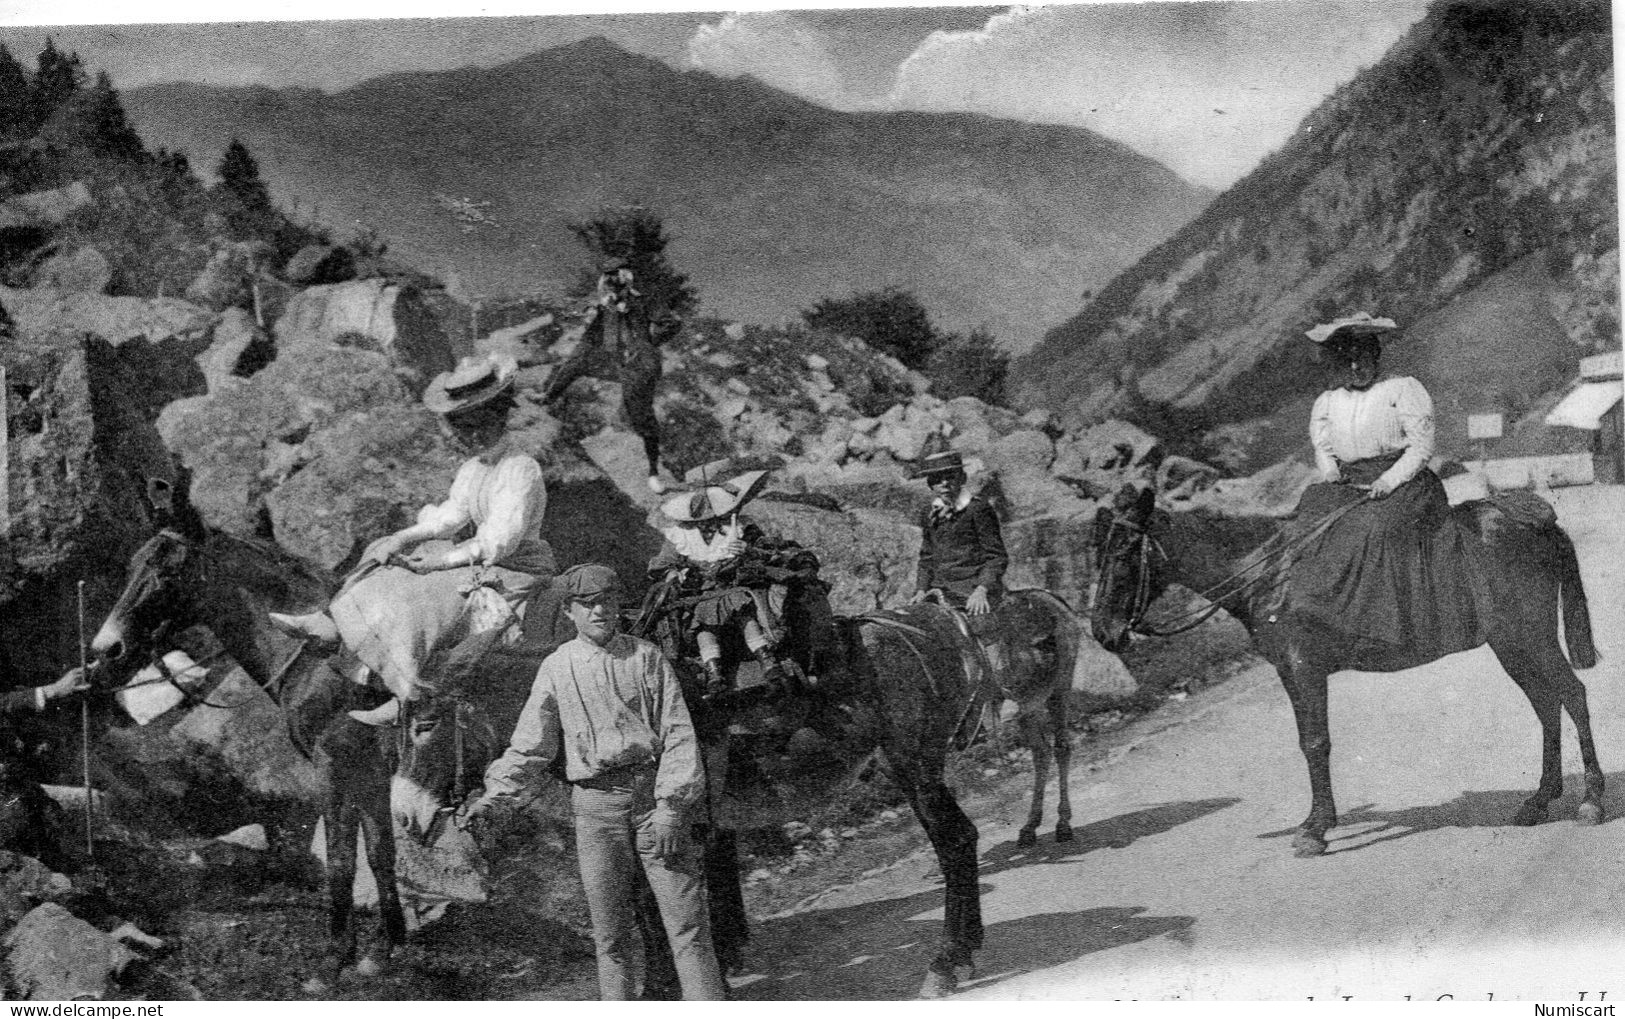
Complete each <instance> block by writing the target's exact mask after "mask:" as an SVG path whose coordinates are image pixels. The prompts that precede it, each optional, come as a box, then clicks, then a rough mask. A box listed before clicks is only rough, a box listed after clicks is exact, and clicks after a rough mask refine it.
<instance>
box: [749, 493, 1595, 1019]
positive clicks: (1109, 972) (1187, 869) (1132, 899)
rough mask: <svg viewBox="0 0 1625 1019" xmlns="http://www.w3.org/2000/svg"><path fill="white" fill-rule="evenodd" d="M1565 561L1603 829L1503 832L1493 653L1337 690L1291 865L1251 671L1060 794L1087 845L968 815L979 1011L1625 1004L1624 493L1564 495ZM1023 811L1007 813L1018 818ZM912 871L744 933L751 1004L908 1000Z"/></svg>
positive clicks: (1270, 730)
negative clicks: (974, 833) (1587, 643)
mask: <svg viewBox="0 0 1625 1019" xmlns="http://www.w3.org/2000/svg"><path fill="white" fill-rule="evenodd" d="M1553 501H1554V502H1555V503H1556V504H1557V506H1558V508H1559V513H1560V514H1561V517H1562V520H1563V523H1564V525H1565V526H1566V527H1567V528H1568V529H1569V531H1570V533H1571V534H1572V535H1573V537H1574V539H1575V542H1576V544H1577V546H1578V548H1579V552H1580V559H1581V564H1582V569H1583V571H1584V576H1585V581H1586V584H1587V590H1588V592H1589V594H1590V597H1591V609H1592V619H1593V621H1594V623H1595V625H1596V629H1597V634H1598V644H1599V647H1600V650H1601V653H1602V658H1603V660H1602V662H1601V664H1599V665H1598V666H1597V667H1596V668H1594V669H1591V670H1589V671H1587V672H1583V673H1581V674H1580V676H1581V678H1582V679H1583V680H1584V681H1585V682H1586V684H1587V686H1588V687H1589V688H1590V691H1591V706H1592V713H1593V719H1594V726H1595V729H1596V733H1597V737H1598V741H1599V753H1600V754H1601V756H1602V763H1603V767H1604V770H1605V772H1607V773H1608V781H1609V794H1608V797H1607V800H1606V806H1607V810H1608V820H1607V821H1606V822H1605V823H1604V824H1602V825H1601V826H1599V827H1595V828H1581V827H1578V826H1576V825H1575V824H1574V823H1573V820H1572V818H1573V810H1574V805H1575V802H1576V791H1577V789H1578V787H1579V779H1578V772H1579V760H1578V753H1577V751H1576V749H1575V747H1574V745H1573V736H1572V729H1569V728H1568V727H1567V726H1566V727H1565V740H1566V744H1565V747H1564V767H1565V772H1566V774H1567V775H1568V776H1569V778H1568V793H1567V795H1566V796H1565V797H1564V799H1563V800H1561V801H1559V802H1558V803H1557V804H1555V805H1554V811H1553V817H1554V820H1553V821H1551V822H1548V823H1546V824H1543V825H1540V826H1538V827H1535V828H1514V827H1511V826H1509V825H1508V823H1507V820H1508V818H1509V817H1510V816H1511V814H1512V812H1513V810H1514V809H1515V808H1516V807H1517V805H1518V804H1519V802H1521V800H1522V799H1523V797H1525V796H1526V795H1527V794H1528V793H1529V792H1530V791H1531V790H1532V789H1533V788H1534V786H1535V783H1536V781H1537V778H1538V773H1539V764H1540V760H1539V750H1540V747H1539V726H1538V725H1537V723H1536V721H1535V718H1534V714H1533V712H1531V711H1530V709H1529V707H1528V705H1527V702H1526V701H1525V700H1524V699H1523V697H1522V695H1521V694H1519V693H1518V691H1517V689H1516V687H1514V686H1513V684H1512V682H1511V680H1510V679H1508V678H1507V677H1506V675H1505V673H1504V672H1502V671H1501V669H1500V667H1499V665H1498V664H1497V663H1496V661H1495V659H1494V656H1493V655H1491V654H1490V653H1489V652H1488V651H1487V650H1483V649H1481V650H1479V651H1475V652H1470V653H1468V654H1463V655H1456V656H1453V657H1451V658H1449V659H1446V660H1445V661H1444V662H1441V663H1438V664H1436V665H1434V666H1430V667H1427V668H1423V669H1416V670H1412V671H1409V672H1404V673H1396V674H1389V675H1376V674H1365V673H1343V674H1341V675H1339V676H1336V677H1334V678H1333V681H1332V705H1331V714H1332V736H1333V741H1334V743H1333V753H1332V765H1333V776H1334V781H1335V783H1336V790H1337V794H1338V805H1339V807H1340V808H1341V813H1342V821H1343V823H1342V826H1341V827H1339V828H1337V829H1336V830H1334V831H1333V833H1332V837H1331V839H1332V840H1331V851H1330V852H1329V854H1328V855H1326V856H1325V857H1322V858H1320V859H1311V860H1300V859H1295V858H1293V856H1292V854H1291V850H1290V847H1289V845H1288V843H1289V840H1290V829H1291V828H1292V826H1293V825H1294V824H1296V823H1297V822H1298V821H1299V820H1301V819H1302V817H1303V815H1304V813H1305V812H1306V810H1307V808H1308V788H1307V779H1306V777H1305V772H1304V766H1303V760H1302V757H1301V755H1300V754H1299V751H1298V747H1297V741H1296V734H1295V731H1294V728H1293V723H1292V716H1291V712H1290V709H1289V708H1288V705H1287V702H1286V698H1285V696H1284V695H1283V694H1282V692H1281V690H1280V687H1279V684H1278V682H1277V680H1276V679H1275V675H1274V673H1273V671H1271V670H1269V669H1267V668H1264V669H1257V670H1254V671H1252V672H1251V673H1249V674H1248V675H1246V676H1243V677H1240V678H1238V679H1235V680H1232V681H1231V682H1229V683H1227V684H1225V685H1224V686H1222V687H1220V688H1218V689H1217V690H1215V691H1212V692H1210V693H1208V694H1204V695H1203V697H1204V698H1206V699H1207V700H1206V702H1205V703H1202V704H1200V705H1197V706H1196V707H1195V708H1194V710H1191V711H1190V712H1189V714H1190V717H1189V719H1188V721H1186V722H1185V723H1184V724H1183V725H1180V726H1178V727H1176V728H1173V729H1168V730H1165V731H1163V732H1161V733H1159V734H1157V735H1154V736H1151V737H1148V738H1146V739H1145V740H1143V741H1141V742H1140V743H1139V744H1137V745H1136V746H1135V747H1134V749H1133V750H1132V752H1129V753H1126V754H1124V755H1122V756H1121V757H1120V759H1118V760H1117V761H1115V762H1114V763H1112V764H1110V765H1108V766H1106V767H1104V768H1102V769H1099V770H1097V771H1095V772H1093V773H1087V774H1086V773H1081V772H1080V773H1078V774H1076V775H1075V776H1074V785H1073V795H1074V803H1075V810H1076V817H1075V819H1074V826H1075V827H1076V828H1077V834H1078V840H1077V841H1076V842H1073V843H1069V844H1064V845H1056V844H1054V843H1053V842H1052V841H1051V838H1050V836H1049V835H1048V834H1047V833H1046V834H1045V836H1044V839H1043V841H1042V842H1041V843H1040V845H1039V847H1038V848H1037V849H1036V850H1032V851H1025V852H1023V851H1018V850H1017V849H1016V848H1015V842H1014V839H1015V828H1014V826H1013V825H1008V824H1002V823H1000V822H999V821H998V820H995V819H979V824H980V826H981V831H982V888H983V894H984V898H983V908H984V912H985V919H986V922H987V940H986V948H985V950H984V951H983V952H982V953H981V954H980V958H979V962H980V967H981V971H980V973H979V975H978V977H977V979H976V980H975V981H973V982H972V983H971V984H970V985H969V986H968V987H967V989H966V990H965V992H964V993H965V995H966V996H970V997H987V998H1141V999H1149V998H1155V999H1168V998H1185V999H1237V998H1277V999H1281V998H1285V999H1291V998H1304V997H1308V996H1314V997H1316V998H1327V997H1336V996H1345V995H1352V996H1354V997H1355V998H1357V999H1368V998H1388V999H1394V998H1403V997H1405V996H1407V995H1409V996H1412V997H1415V998H1428V999H1431V998H1435V997H1438V996H1440V995H1445V994H1450V995H1454V996H1455V997H1456V998H1457V999H1458V1000H1459V999H1464V998H1466V999H1474V998H1476V999H1480V1000H1482V999H1483V998H1485V997H1487V996H1488V995H1491V994H1493V995H1494V996H1495V997H1496V998H1497V999H1504V998H1547V999H1554V998H1559V999H1570V1000H1572V999H1575V998H1577V997H1578V996H1579V993H1580V992H1582V991H1585V992H1587V994H1586V1000H1588V1001H1595V1000H1596V999H1597V994H1598V992H1608V998H1609V999H1610V1000H1611V999H1612V998H1614V997H1625V964H1621V963H1620V961H1619V959H1620V952H1619V949H1620V942H1621V940H1622V939H1625V873H1622V872H1621V869H1620V866H1619V863H1620V861H1621V859H1622V858H1625V821H1621V820H1619V818H1620V817H1621V815H1625V721H1622V720H1621V719H1622V718H1625V713H1622V711H1621V708H1622V707H1625V682H1622V680H1625V639H1622V637H1621V626H1620V623H1621V622H1622V621H1625V597H1622V591H1621V583H1620V582H1621V574H1622V573H1625V555H1622V553H1625V489H1621V488H1617V487H1615V488H1603V487H1593V488H1585V489H1568V490H1561V491H1559V492H1557V493H1555V495H1554V497H1553ZM1012 807H1013V809H1012V811H1011V813H1012V814H1013V815H1014V816H1018V817H1019V814H1020V811H1019V809H1014V805H1012ZM934 870H935V868H934V860H933V859H932V858H931V857H930V856H929V854H915V855H914V856H911V857H909V858H908V859H906V860H904V861H902V862H901V863H899V864H898V865H897V866H895V867H892V868H890V869H888V870H887V871H885V872H884V873H881V874H879V875H877V876H874V877H872V878H870V879H868V880H865V881H862V882H859V883H858V884H856V885H853V886H850V887H846V888H841V889H836V890H832V891H831V892H830V893H828V894H826V895H824V896H822V897H820V898H819V900H818V901H817V902H816V903H815V904H813V905H812V906H810V907H807V908H804V909H802V910H800V911H797V912H794V913H791V914H789V915H784V916H779V917H776V918H771V919H768V920H765V921H763V922H761V923H760V924H759V925H758V930H757V934H756V944H755V955H756V958H757V959H759V960H762V962H763V965H762V967H761V969H760V972H758V973H756V974H754V975H753V976H752V977H751V978H749V982H748V983H746V984H744V985H743V986H741V987H739V988H738V991H737V993H738V994H739V996H741V997H746V998H762V999H777V998H813V999H820V998H899V997H910V996H912V995H913V994H914V992H915V990H916V988H917V986H918V981H919V978H920V976H921V974H922V972H923V969H924V966H925V963H926V961H927V960H928V959H929V957H930V956H931V954H932V945H933V942H934V939H935V937H936V934H937V931H938V929H939V925H940V922H941V915H942V910H941V902H942V900H941V891H940V887H941V886H940V884H939V883H938V882H937V881H935V880H934Z"/></svg>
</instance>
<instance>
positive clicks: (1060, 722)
mask: <svg viewBox="0 0 1625 1019" xmlns="http://www.w3.org/2000/svg"><path fill="white" fill-rule="evenodd" d="M1049 724H1050V730H1051V732H1053V733H1054V735H1055V791H1056V794H1057V796H1058V797H1059V799H1058V800H1057V801H1056V804H1055V841H1057V842H1071V841H1072V797H1071V796H1070V794H1069V793H1068V791H1067V772H1069V771H1071V770H1072V730H1071V728H1070V727H1069V726H1068V725H1067V709H1066V690H1064V689H1063V690H1057V691H1056V692H1055V693H1053V694H1051V695H1050V699H1049Z"/></svg>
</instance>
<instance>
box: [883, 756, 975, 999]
mask: <svg viewBox="0 0 1625 1019" xmlns="http://www.w3.org/2000/svg"><path fill="white" fill-rule="evenodd" d="M915 769H917V770H914V769H906V770H905V769H899V768H892V769H890V770H891V771H892V773H893V775H894V776H895V777H896V778H897V779H898V784H899V785H901V786H902V787H903V791H904V792H905V793H906V794H907V795H908V799H909V804H910V806H912V807H913V808H914V816H916V817H918V818H919V819H920V824H921V826H923V827H924V828H925V834H926V836H927V837H928V838H929V839H930V840H931V848H932V849H933V850H935V851H936V854H937V865H938V866H939V867H941V869H942V877H943V880H944V882H945V883H946V885H947V889H946V904H945V909H944V910H943V941H942V945H941V947H940V948H939V950H938V952H937V955H936V957H935V958H934V959H932V960H931V965H930V968H929V969H928V971H927V972H926V975H925V983H924V984H922V985H921V987H920V997H922V998H940V997H943V996H945V995H947V994H951V993H952V992H953V991H954V989H955V988H956V987H958V985H959V977H958V975H957V974H956V973H955V970H956V969H958V968H961V967H964V968H968V969H970V970H972V971H973V972H974V970H975V965H976V963H975V955H974V953H975V952H976V950H977V949H979V948H981V947H982V898H981V896H982V892H981V886H980V884H979V883H978V879H977V852H976V840H977V832H976V825H974V824H972V823H971V820H970V818H968V817H966V816H965V812H964V811H963V810H961V809H960V807H959V803H958V801H956V800H955V799H954V794H953V793H952V792H951V791H949V789H948V787H947V786H946V785H945V784H944V783H943V781H942V778H941V774H942V765H941V762H940V761H938V762H937V764H936V767H935V769H934V770H933V769H932V768H931V767H930V766H929V762H926V766H925V767H921V766H920V763H919V762H915ZM911 772H912V773H911Z"/></svg>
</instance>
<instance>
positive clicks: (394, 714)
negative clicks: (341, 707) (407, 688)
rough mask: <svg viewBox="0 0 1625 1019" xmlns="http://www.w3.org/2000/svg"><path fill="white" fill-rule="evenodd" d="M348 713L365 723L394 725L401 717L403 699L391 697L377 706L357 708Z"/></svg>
mask: <svg viewBox="0 0 1625 1019" xmlns="http://www.w3.org/2000/svg"><path fill="white" fill-rule="evenodd" d="M348 714H349V716H350V717H351V718H353V719H355V720H356V721H357V722H360V723H362V724H363V725H372V726H380V725H394V724H395V722H396V721H398V720H399V719H400V717H401V699H400V698H399V697H391V698H390V699H389V700H387V701H385V702H384V703H382V704H380V705H378V706H377V707H376V708H365V709H357V710H355V711H351V712H349V713H348Z"/></svg>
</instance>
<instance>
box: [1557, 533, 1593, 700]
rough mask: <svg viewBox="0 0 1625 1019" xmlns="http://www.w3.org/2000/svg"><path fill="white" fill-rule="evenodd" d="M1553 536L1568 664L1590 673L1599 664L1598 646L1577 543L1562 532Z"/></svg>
mask: <svg viewBox="0 0 1625 1019" xmlns="http://www.w3.org/2000/svg"><path fill="white" fill-rule="evenodd" d="M1550 533H1551V535H1552V543H1553V544H1554V545H1555V546H1556V547H1557V558H1558V571H1559V576H1558V579H1559V583H1560V584H1561V586H1562V594H1561V598H1562V602H1563V640H1564V642H1565V643H1567V644H1568V646H1569V661H1570V662H1572V663H1573V664H1574V667H1575V668H1577V669H1589V668H1591V667H1592V666H1593V665H1596V664H1597V645H1596V643H1595V642H1594V641H1593V640H1592V637H1591V609H1590V607H1589V605H1588V603H1587V601H1586V591H1585V584H1584V583H1582V582H1581V580H1580V560H1579V557H1577V556H1576V555H1575V554H1574V542H1573V541H1570V540H1569V536H1568V535H1567V534H1566V533H1564V531H1563V529H1562V528H1560V527H1553V528H1551V531H1550Z"/></svg>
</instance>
